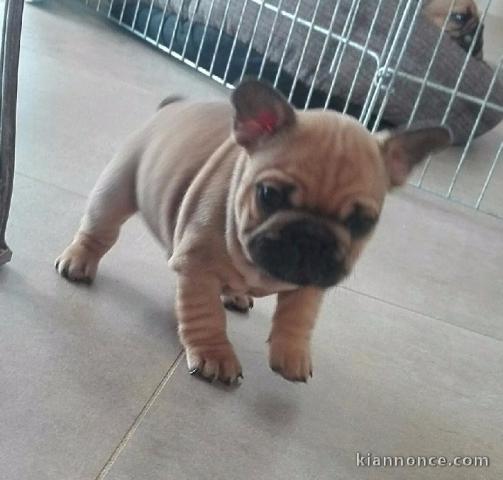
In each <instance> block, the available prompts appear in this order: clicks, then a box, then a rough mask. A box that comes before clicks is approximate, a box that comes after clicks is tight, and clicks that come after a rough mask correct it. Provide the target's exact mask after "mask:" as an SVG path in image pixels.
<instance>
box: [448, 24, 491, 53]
mask: <svg viewBox="0 0 503 480" xmlns="http://www.w3.org/2000/svg"><path fill="white" fill-rule="evenodd" d="M453 21H454V22H455V24H457V25H458V28H457V29H455V30H454V31H453V32H452V36H453V37H454V39H455V40H456V42H457V43H458V45H459V46H460V47H461V48H462V49H463V50H465V51H466V52H468V51H469V50H470V47H471V46H472V44H473V43H474V45H473V50H472V55H473V56H474V57H475V58H479V59H481V58H482V56H483V53H482V49H483V47H484V25H480V27H479V20H478V18H476V17H475V16H473V15H459V14H454V15H453ZM477 30H478V32H477Z"/></svg>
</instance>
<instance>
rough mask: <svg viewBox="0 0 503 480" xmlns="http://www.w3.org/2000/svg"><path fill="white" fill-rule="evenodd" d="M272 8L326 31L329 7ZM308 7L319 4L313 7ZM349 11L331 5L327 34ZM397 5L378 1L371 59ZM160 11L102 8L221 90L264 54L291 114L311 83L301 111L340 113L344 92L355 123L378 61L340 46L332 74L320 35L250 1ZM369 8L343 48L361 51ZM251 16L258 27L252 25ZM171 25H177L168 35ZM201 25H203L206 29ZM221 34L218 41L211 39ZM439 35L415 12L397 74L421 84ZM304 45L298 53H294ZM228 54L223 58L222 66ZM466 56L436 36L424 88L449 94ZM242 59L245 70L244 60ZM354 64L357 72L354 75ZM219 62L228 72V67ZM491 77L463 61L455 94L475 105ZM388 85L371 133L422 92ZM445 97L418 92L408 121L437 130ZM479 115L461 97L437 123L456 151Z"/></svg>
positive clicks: (412, 85) (488, 119)
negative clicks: (212, 78) (206, 73)
mask: <svg viewBox="0 0 503 480" xmlns="http://www.w3.org/2000/svg"><path fill="white" fill-rule="evenodd" d="M279 2H281V8H282V10H283V11H286V12H288V13H290V14H291V16H292V17H295V18H297V19H303V20H306V21H307V22H313V23H314V24H316V25H318V26H320V27H322V28H326V29H328V28H330V25H331V22H332V14H333V12H334V5H333V2H316V1H315V0H302V1H300V3H299V2H298V0H282V1H281V0H269V1H268V3H269V4H278V3H279ZM317 3H319V5H318V8H317V6H316V5H317ZM352 4H353V1H352V0H341V1H340V3H339V10H338V12H337V15H336V16H335V17H334V19H333V23H332V28H331V30H332V32H334V33H336V34H341V33H342V32H343V31H344V28H345V24H346V21H347V19H348V17H350V16H351V6H352ZM297 6H298V7H297ZM398 7H399V3H398V1H397V0H386V1H385V2H382V6H381V8H380V10H379V13H378V16H377V19H376V22H375V25H374V28H373V31H372V34H371V36H370V39H369V42H368V45H369V47H368V48H369V51H372V52H374V53H375V54H376V55H378V56H379V57H381V56H383V55H384V54H385V53H386V52H385V47H386V48H388V49H389V47H390V44H389V43H388V45H386V38H387V35H388V31H389V29H390V28H391V26H392V19H393V15H394V13H395V12H396V10H397V8H398ZM163 10H164V5H162V7H161V5H155V4H153V5H152V6H151V4H150V2H148V3H147V2H146V3H145V4H142V3H140V4H138V3H137V2H136V1H134V2H131V3H126V5H125V7H123V2H122V1H115V2H113V3H112V5H111V16H112V17H114V18H116V19H119V18H122V23H125V24H127V25H129V26H131V27H132V28H134V29H135V30H138V31H140V32H146V35H147V36H148V37H150V38H153V39H157V38H159V43H161V44H162V45H165V46H168V47H169V46H171V48H172V50H173V51H174V52H177V53H179V54H182V52H184V51H185V58H187V59H189V60H192V61H195V60H196V59H197V58H199V65H200V66H201V67H203V68H205V69H207V70H209V69H210V68H212V73H214V74H215V75H217V76H219V77H221V78H222V77H224V75H226V81H227V82H229V83H233V82H234V81H235V80H237V79H239V78H240V77H241V75H242V74H243V73H244V74H245V75H257V74H258V73H259V71H260V67H261V65H262V62H263V58H264V54H265V53H266V52H267V57H266V59H265V60H264V71H263V78H266V79H269V80H274V79H275V78H276V74H277V72H278V68H279V65H281V72H280V74H279V76H278V77H279V84H278V87H279V89H280V90H282V91H284V92H285V93H288V92H289V91H290V89H291V87H292V83H293V78H294V77H295V76H297V78H298V80H297V83H296V88H295V90H294V95H293V97H292V102H293V103H294V104H295V105H296V106H298V107H304V105H305V103H306V100H307V98H308V92H309V89H310V87H311V85H312V84H313V82H314V86H313V88H314V92H313V95H312V97H311V99H310V102H309V107H310V108H314V107H319V106H323V105H324V103H325V99H326V97H327V94H329V93H330V94H331V98H330V104H329V107H330V108H334V109H337V110H340V109H341V108H342V107H343V106H344V105H345V101H346V99H347V98H348V95H349V93H350V90H351V89H352V93H351V97H350V100H351V103H350V108H349V111H348V113H350V114H352V115H355V116H358V115H359V114H360V112H361V110H362V106H363V105H364V104H365V100H366V98H367V96H368V93H369V91H370V90H371V88H372V86H373V82H374V81H375V78H376V73H377V68H376V66H377V63H376V61H375V60H373V58H372V56H371V55H369V54H365V55H362V53H361V50H358V49H357V48H354V47H352V46H347V47H346V50H345V52H344V55H342V57H341V58H342V60H341V62H340V65H339V66H338V67H337V62H336V64H335V65H332V63H333V59H334V56H335V54H336V51H337V48H338V41H337V40H336V39H334V38H330V40H329V41H328V42H325V39H326V36H325V35H324V34H323V33H320V32H318V31H316V30H315V29H309V27H308V26H304V25H299V24H298V23H296V26H295V28H293V29H292V30H291V29H290V26H291V24H292V21H291V18H292V17H290V18H288V17H286V16H284V15H279V16H278V17H277V18H276V19H275V15H274V12H271V11H270V10H268V9H266V8H265V7H262V8H261V6H260V4H258V3H256V2H254V1H245V0H236V1H232V2H229V1H228V0H170V1H168V5H167V7H166V14H165V15H164V16H163ZM376 10H377V1H376V0H371V1H365V2H360V6H359V8H358V10H357V12H356V15H355V16H354V25H353V28H352V30H351V33H350V35H349V40H350V41H351V42H354V43H355V44H358V45H365V43H366V40H367V36H368V34H369V30H370V26H371V23H372V21H373V18H374V16H375V14H376ZM412 10H413V8H411V9H409V11H408V12H402V15H406V16H408V17H410V18H406V19H405V23H404V24H405V25H408V24H409V23H408V22H409V20H411V19H412V15H413V12H412ZM259 14H260V18H259V21H258V22H256V19H257V16H258V15H259ZM208 18H209V21H208ZM177 19H178V26H177V27H176V31H175V32H174V36H173V31H174V29H175V26H176V25H177ZM133 21H134V22H135V24H134V25H133ZM147 22H148V25H147ZM161 22H162V25H161ZM192 22H193V23H192ZM274 22H276V23H275V26H274V33H273V35H272V36H271V30H272V27H273V24H274ZM191 23H192V27H191ZM206 23H207V25H208V26H207V27H205V25H206ZM221 28H222V33H220V30H221ZM159 29H160V35H159V37H158V32H159ZM406 30H407V29H406V28H404V29H402V32H401V33H399V37H398V38H397V39H396V41H397V45H400V46H401V45H404V44H405V35H406V33H407V32H406ZM289 35H290V40H289V42H288V43H287V42H286V39H287V38H288V37H289ZM439 35H440V30H439V29H438V28H437V27H436V26H435V25H433V24H431V23H430V22H429V21H428V20H427V19H426V18H425V17H423V16H422V15H420V14H419V17H418V18H417V19H416V23H415V26H414V28H413V30H412V32H411V34H410V38H409V40H408V42H407V46H406V50H405V52H404V55H403V56H402V57H401V62H400V64H399V68H398V71H399V72H400V73H401V74H406V75H409V76H413V77H416V78H419V79H420V78H422V77H424V75H425V73H426V71H427V69H428V65H429V63H430V59H431V57H432V55H433V51H434V48H435V45H436V43H437V40H438V38H439ZM306 40H307V47H306V49H305V50H303V46H304V45H305V43H306ZM392 40H393V39H392ZM285 44H286V49H285ZM268 45H269V46H268ZM341 48H343V46H341ZM215 49H217V50H216V51H215ZM230 55H232V57H231V58H230V59H229V56H230ZM399 55H400V48H396V49H395V51H394V52H392V54H391V56H390V58H391V61H390V63H389V65H390V66H394V65H396V62H397V60H398V58H399ZM465 58H466V52H465V51H464V50H463V49H462V48H461V47H460V46H459V45H458V44H457V43H456V42H454V41H452V40H451V39H450V38H448V37H444V38H442V40H441V42H440V46H439V50H438V52H437V56H436V58H435V61H434V62H433V64H432V66H431V69H430V74H429V81H431V82H434V83H437V84H440V85H442V86H444V87H446V88H447V89H451V88H454V87H455V85H456V84H457V81H458V77H459V72H460V71H461V69H462V66H463V64H464V62H465ZM247 59H248V62H246V60H247ZM360 61H361V68H360V71H359V73H358V75H356V72H357V69H358V65H359V63H360ZM227 64H229V66H228V67H227ZM245 67H246V69H245ZM334 68H338V69H339V70H338V76H337V81H336V82H335V84H334V85H332V79H333V76H334ZM316 72H318V73H317V74H316ZM493 76H494V71H493V69H492V68H491V67H490V66H489V65H487V64H486V63H485V62H483V61H481V60H477V59H475V58H470V59H469V60H468V64H467V66H466V69H465V73H464V75H463V77H462V79H461V82H460V85H459V92H460V93H463V94H466V95H470V96H472V97H476V98H484V97H485V95H486V94H487V91H488V88H489V86H490V83H491V80H492V79H493ZM392 81H393V85H392V88H391V94H390V95H389V96H388V99H387V102H386V104H385V108H384V110H383V112H382V118H381V122H380V125H379V127H380V128H382V127H388V126H399V125H403V124H406V123H407V122H408V120H409V118H410V115H411V113H412V111H413V109H414V106H415V103H416V98H417V97H418V93H419V91H420V88H421V85H420V83H416V82H413V81H411V80H409V79H406V78H404V77H403V76H402V75H396V76H394V78H393V79H392ZM382 98H383V93H381V94H380V96H379V97H378V101H377V102H376V105H377V106H376V109H375V110H374V113H375V112H377V111H378V110H379V105H380V104H381V100H382ZM450 99H451V95H450V93H448V92H444V91H439V90H438V89H435V88H432V87H429V86H426V88H425V90H424V92H423V95H422V97H421V100H420V102H419V104H418V105H417V108H416V113H415V116H414V123H420V124H428V123H439V122H441V121H442V119H443V117H444V114H445V111H446V108H447V106H448V104H449V101H450ZM489 101H490V102H492V103H493V104H496V105H500V106H503V81H502V79H501V77H499V78H498V79H497V80H496V82H495V83H494V85H493V88H492V93H491V95H490V96H489ZM479 111H480V105H478V104H477V103H475V102H473V101H471V100H468V99H464V98H461V97H457V98H456V99H455V100H454V102H453V103H452V105H451V109H450V113H449V115H448V117H447V121H446V123H447V125H449V127H450V128H451V130H452V132H453V135H454V142H455V143H456V144H464V143H466V141H467V140H468V138H469V135H470V132H471V131H472V129H473V127H474V124H475V121H476V118H477V116H478V115H479ZM502 117H503V114H502V113H501V112H498V111H496V110H494V109H491V108H489V107H487V108H486V109H485V110H484V112H483V115H482V116H481V118H480V121H479V124H478V126H477V129H476V132H475V135H476V136H479V135H482V134H483V133H485V132H487V131H488V130H490V129H492V128H494V126H496V125H497V124H498V123H499V122H500V121H501V119H502Z"/></svg>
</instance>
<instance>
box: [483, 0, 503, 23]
mask: <svg viewBox="0 0 503 480" xmlns="http://www.w3.org/2000/svg"><path fill="white" fill-rule="evenodd" d="M478 5H479V8H480V10H484V7H485V6H486V5H487V0H479V1H478ZM489 15H496V16H498V17H502V19H503V0H492V2H491V6H490V7H489Z"/></svg>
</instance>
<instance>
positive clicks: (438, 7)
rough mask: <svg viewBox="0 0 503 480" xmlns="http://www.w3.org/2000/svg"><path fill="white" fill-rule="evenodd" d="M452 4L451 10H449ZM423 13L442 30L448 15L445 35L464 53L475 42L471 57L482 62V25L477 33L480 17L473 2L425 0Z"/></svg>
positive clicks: (469, 0) (467, 0)
mask: <svg viewBox="0 0 503 480" xmlns="http://www.w3.org/2000/svg"><path fill="white" fill-rule="evenodd" d="M453 2H454V4H453V6H452V10H450V7H451V4H452V3H453ZM423 11H424V14H425V15H426V16H427V17H428V18H429V19H430V21H432V22H433V23H434V24H435V25H436V26H437V27H438V28H442V25H443V24H444V21H445V19H446V17H447V15H449V18H448V20H447V24H446V27H445V31H446V33H447V34H448V35H449V36H450V37H451V38H452V39H453V40H454V41H455V42H456V43H458V45H459V46H460V47H461V48H463V49H464V50H466V51H468V50H469V49H470V46H471V45H472V43H474V42H475V45H474V46H473V50H472V55H473V56H474V57H475V58H478V59H479V60H482V57H483V46H484V39H483V32H484V25H481V26H480V28H479V31H478V33H477V28H478V26H479V23H480V16H479V10H478V7H477V4H476V3H475V2H474V0H425V2H424V10H423ZM449 11H450V14H449Z"/></svg>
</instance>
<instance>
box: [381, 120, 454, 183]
mask: <svg viewBox="0 0 503 480" xmlns="http://www.w3.org/2000/svg"><path fill="white" fill-rule="evenodd" d="M377 141H378V142H379V145H380V148H381V152H382V156H383V158H384V163H385V165H386V169H387V171H388V175H389V180H390V188H391V187H396V186H399V185H403V184H404V183H405V181H406V180H407V177H408V176H409V174H410V172H411V171H412V169H413V168H414V166H415V165H416V164H418V163H419V162H421V161H422V160H424V159H425V158H426V157H427V156H428V155H430V154H431V153H434V152H436V151H439V150H442V149H443V148H446V147H448V146H449V145H450V144H451V142H452V134H451V132H450V130H449V129H448V128H445V127H430V128H420V129H415V130H404V131H401V132H379V133H378V134H377Z"/></svg>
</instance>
